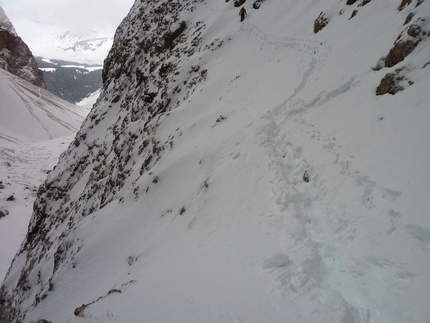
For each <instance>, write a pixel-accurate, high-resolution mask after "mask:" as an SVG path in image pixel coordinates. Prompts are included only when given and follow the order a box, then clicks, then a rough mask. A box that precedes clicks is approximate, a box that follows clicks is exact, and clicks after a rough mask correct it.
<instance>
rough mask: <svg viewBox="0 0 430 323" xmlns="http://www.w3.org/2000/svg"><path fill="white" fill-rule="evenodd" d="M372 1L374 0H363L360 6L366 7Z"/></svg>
mask: <svg viewBox="0 0 430 323" xmlns="http://www.w3.org/2000/svg"><path fill="white" fill-rule="evenodd" d="M370 1H372V0H363V1H362V2H361V3H360V4H359V5H358V6H359V7H364V6H365V5H367V4H368V3H369V2H370Z"/></svg>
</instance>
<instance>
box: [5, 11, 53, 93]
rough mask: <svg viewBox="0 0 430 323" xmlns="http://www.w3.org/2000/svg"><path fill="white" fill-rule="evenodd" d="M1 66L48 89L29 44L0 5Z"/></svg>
mask: <svg viewBox="0 0 430 323" xmlns="http://www.w3.org/2000/svg"><path fill="white" fill-rule="evenodd" d="M0 68H2V69H4V70H6V71H8V72H9V73H12V74H14V75H16V76H19V77H20V78H22V79H24V80H26V81H28V82H30V83H32V84H34V85H36V86H38V87H41V88H44V89H46V84H45V82H44V80H43V73H42V71H41V70H39V67H38V66H37V63H36V60H35V59H34V57H33V54H32V53H31V51H30V49H29V48H28V46H27V45H26V44H25V43H24V42H23V41H22V39H21V38H20V37H19V36H18V35H17V34H16V31H15V29H14V28H13V25H12V23H11V22H10V20H9V19H8V18H7V16H6V14H5V12H4V11H3V9H2V8H1V7H0Z"/></svg>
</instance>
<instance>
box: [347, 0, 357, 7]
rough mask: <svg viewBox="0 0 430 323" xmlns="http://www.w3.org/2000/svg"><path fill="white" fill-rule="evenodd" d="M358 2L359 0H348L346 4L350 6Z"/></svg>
mask: <svg viewBox="0 0 430 323" xmlns="http://www.w3.org/2000/svg"><path fill="white" fill-rule="evenodd" d="M356 2H357V0H347V1H346V4H347V5H348V6H351V5H353V4H354V3H356Z"/></svg>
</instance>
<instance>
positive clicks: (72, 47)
mask: <svg viewBox="0 0 430 323" xmlns="http://www.w3.org/2000/svg"><path fill="white" fill-rule="evenodd" d="M31 23H34V24H35V29H37V30H42V31H43V32H39V33H35V34H33V35H31V36H30V35H27V38H29V46H30V47H31V48H32V50H33V51H34V52H35V53H37V56H43V57H55V58H60V59H64V60H69V61H78V62H85V63H88V64H102V63H103V60H104V59H105V58H106V56H107V53H108V52H109V49H110V48H111V47H112V43H113V33H111V32H110V31H106V27H103V26H93V27H92V28H89V29H88V30H85V31H72V30H65V29H64V28H62V27H61V26H58V25H50V24H43V23H40V22H31ZM36 27H37V28H36Z"/></svg>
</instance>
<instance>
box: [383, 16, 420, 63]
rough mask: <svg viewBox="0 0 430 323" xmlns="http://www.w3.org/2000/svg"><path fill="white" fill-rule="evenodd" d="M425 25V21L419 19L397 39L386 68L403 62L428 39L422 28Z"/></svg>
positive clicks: (388, 56)
mask: <svg viewBox="0 0 430 323" xmlns="http://www.w3.org/2000/svg"><path fill="white" fill-rule="evenodd" d="M423 24H424V20H423V19H422V18H418V19H417V20H415V22H414V23H413V24H412V25H410V26H409V27H407V28H406V29H405V30H404V31H403V32H402V33H401V34H400V35H399V37H397V39H396V41H395V42H394V46H393V47H392V48H391V49H390V52H389V53H388V55H387V58H386V60H385V67H392V66H394V65H396V64H398V63H400V62H401V61H403V60H404V59H405V58H406V57H407V56H408V55H409V54H410V53H412V51H413V50H414V49H415V48H416V47H417V46H418V44H419V43H420V42H421V41H422V40H423V39H424V38H426V37H428V35H427V32H426V31H424V30H423V28H422V26H423Z"/></svg>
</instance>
